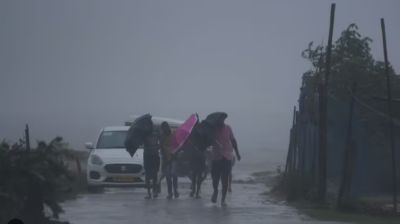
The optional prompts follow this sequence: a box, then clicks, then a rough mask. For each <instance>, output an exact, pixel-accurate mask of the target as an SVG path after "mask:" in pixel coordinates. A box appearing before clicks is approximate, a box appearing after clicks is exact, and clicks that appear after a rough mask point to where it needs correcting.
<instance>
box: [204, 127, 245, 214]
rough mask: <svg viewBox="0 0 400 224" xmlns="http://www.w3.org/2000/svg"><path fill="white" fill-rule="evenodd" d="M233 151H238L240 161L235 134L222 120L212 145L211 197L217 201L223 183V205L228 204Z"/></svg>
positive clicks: (238, 155) (214, 201) (213, 200)
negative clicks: (227, 195) (227, 197)
mask: <svg viewBox="0 0 400 224" xmlns="http://www.w3.org/2000/svg"><path fill="white" fill-rule="evenodd" d="M233 151H235V153H236V158H237V159H238V161H240V159H241V157H240V154H239V149H238V146H237V142H236V139H235V136H234V135H233V132H232V129H231V127H230V126H229V125H227V124H225V122H224V120H221V121H220V122H219V123H217V125H216V133H215V142H214V144H213V147H212V152H213V156H212V160H213V162H212V168H211V175H212V183H213V188H214V192H213V195H212V198H211V201H212V202H213V203H216V202H217V198H218V185H219V182H220V180H221V183H222V197H221V205H222V206H226V202H225V198H226V193H227V191H228V183H229V175H230V173H231V169H232V160H233V158H234V156H233Z"/></svg>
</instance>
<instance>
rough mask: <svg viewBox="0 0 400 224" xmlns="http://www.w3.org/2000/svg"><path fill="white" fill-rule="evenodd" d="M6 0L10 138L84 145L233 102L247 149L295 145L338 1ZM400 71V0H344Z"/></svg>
mask: <svg viewBox="0 0 400 224" xmlns="http://www.w3.org/2000/svg"><path fill="white" fill-rule="evenodd" d="M331 2H332V1H324V0H313V1H311V0H304V1H297V0H296V1H295V0H294V1H281V0H280V1H278V0H276V1H244V0H243V1H215V0H212V1H184V0H182V1H164V0H160V1H148V0H146V1H100V0H96V1H88V0H87V1H78V0H76V1H72V0H68V1H54V0H47V1H43V0H40V1H38V0H37V1H18V0H2V1H1V2H0V102H1V108H0V139H1V138H6V139H8V140H16V139H17V138H18V137H21V136H22V135H23V129H24V125H25V123H29V124H30V126H31V132H32V133H31V134H32V137H33V139H44V140H48V139H49V138H52V137H55V136H56V135H61V136H63V137H64V138H65V140H66V141H68V142H70V143H71V144H72V145H73V146H74V147H76V148H83V147H82V146H83V143H84V142H86V141H94V140H95V137H96V136H97V134H98V131H99V129H100V128H101V127H103V126H107V125H119V124H122V122H123V121H124V120H125V119H126V118H127V117H128V116H129V115H131V114H143V113H147V112H150V113H152V114H153V115H157V116H165V117H172V118H178V119H185V118H186V117H187V116H189V114H190V113H193V112H198V113H199V114H200V116H201V117H203V118H204V116H206V115H207V114H208V113H210V112H214V111H226V112H227V113H228V114H229V118H228V120H227V122H228V123H230V124H231V125H232V127H233V128H234V132H235V134H236V136H237V138H238V140H239V144H240V146H242V147H241V148H242V150H245V149H246V148H252V147H269V148H276V149H282V150H286V148H287V145H288V134H289V128H290V124H291V116H292V108H293V106H294V105H295V104H297V98H298V93H299V87H300V81H301V75H302V73H303V72H304V71H306V70H307V69H308V68H309V67H310V64H309V63H308V62H307V61H305V60H304V59H302V58H301V56H300V54H301V51H302V50H303V49H305V48H306V46H307V44H308V43H309V42H310V41H315V42H316V43H321V42H323V41H324V42H325V43H326V42H327V39H328V38H327V36H328V23H329V11H330V3H331ZM336 3H337V6H336V21H335V30H334V34H335V36H334V39H336V38H337V37H338V35H339V34H340V32H341V31H342V30H343V29H345V28H346V27H347V26H348V25H349V24H350V23H357V24H358V25H359V27H360V31H361V33H362V34H364V35H367V36H370V37H371V38H372V39H373V40H374V42H373V45H372V50H373V53H374V56H375V57H376V58H377V59H382V58H383V56H382V55H383V54H382V48H381V33H380V23H379V22H380V21H379V19H380V18H381V17H384V18H385V21H386V29H387V40H388V46H389V59H390V60H391V63H392V64H393V65H394V67H395V69H396V71H397V72H399V71H400V47H399V40H400V30H399V27H400V13H399V10H400V1H396V0H386V1H378V0H376V1H372V0H357V1H356V0H346V1H345V0H342V1H336Z"/></svg>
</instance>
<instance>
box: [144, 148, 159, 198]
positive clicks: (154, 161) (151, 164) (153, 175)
mask: <svg viewBox="0 0 400 224" xmlns="http://www.w3.org/2000/svg"><path fill="white" fill-rule="evenodd" d="M143 163H144V171H145V182H146V187H147V192H148V194H149V195H151V191H150V190H151V187H153V193H155V194H157V192H158V178H157V175H158V171H159V169H160V156H158V155H146V154H144V155H143ZM150 182H152V183H151V184H150Z"/></svg>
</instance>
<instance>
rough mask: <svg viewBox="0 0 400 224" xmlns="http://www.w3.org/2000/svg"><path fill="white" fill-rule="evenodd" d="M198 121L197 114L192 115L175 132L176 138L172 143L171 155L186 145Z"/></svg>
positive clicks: (174, 137)
mask: <svg viewBox="0 0 400 224" xmlns="http://www.w3.org/2000/svg"><path fill="white" fill-rule="evenodd" d="M198 120H199V117H198V116H197V114H192V115H190V117H189V118H188V119H187V120H186V121H185V122H184V123H183V124H181V125H180V126H179V127H178V128H177V129H176V130H175V133H174V136H173V138H172V141H171V147H170V149H171V153H176V152H177V151H178V150H179V149H180V148H181V147H182V146H183V144H185V142H186V140H187V139H188V138H189V135H190V133H192V130H193V127H194V126H195V125H196V123H197V121H198Z"/></svg>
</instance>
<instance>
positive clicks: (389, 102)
mask: <svg viewBox="0 0 400 224" xmlns="http://www.w3.org/2000/svg"><path fill="white" fill-rule="evenodd" d="M381 28H382V41H383V54H384V57H385V73H386V89H387V97H388V101H387V108H388V113H389V117H390V121H389V129H390V147H391V150H392V183H393V212H394V213H397V173H396V150H395V139H394V125H393V111H392V91H391V85H390V74H389V60H388V55H387V45H386V31H385V20H384V19H383V18H382V19H381Z"/></svg>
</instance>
